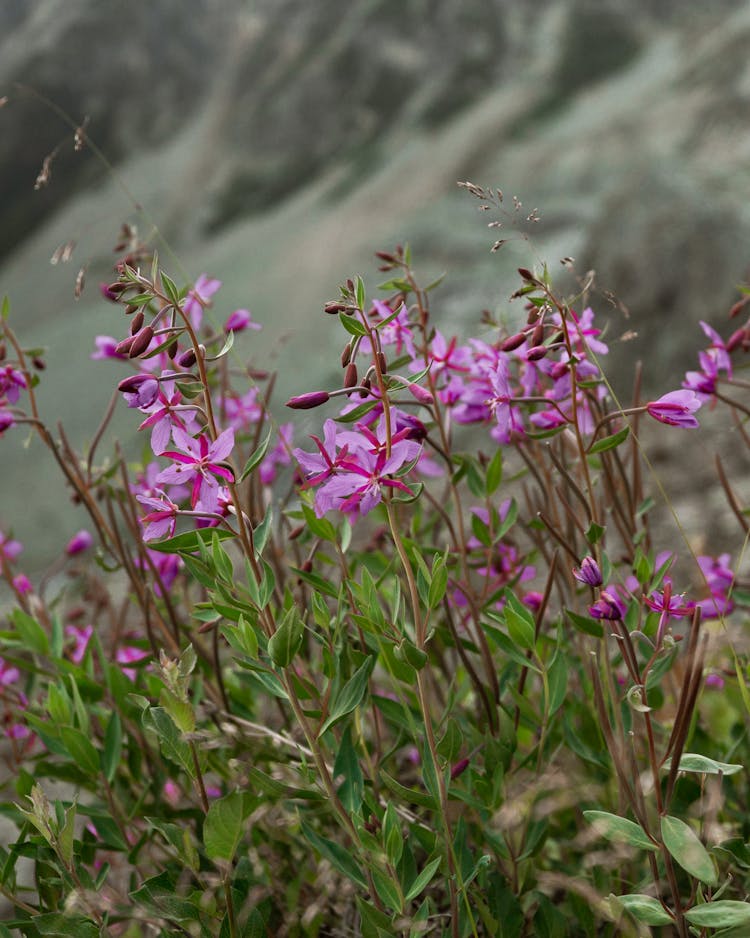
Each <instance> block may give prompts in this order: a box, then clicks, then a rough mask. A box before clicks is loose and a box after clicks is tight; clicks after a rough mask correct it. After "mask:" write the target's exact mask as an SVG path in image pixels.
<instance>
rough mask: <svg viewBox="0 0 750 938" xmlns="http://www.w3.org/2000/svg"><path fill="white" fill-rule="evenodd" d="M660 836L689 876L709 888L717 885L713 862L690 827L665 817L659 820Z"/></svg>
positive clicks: (677, 819)
mask: <svg viewBox="0 0 750 938" xmlns="http://www.w3.org/2000/svg"><path fill="white" fill-rule="evenodd" d="M661 836H662V840H663V841H664V846H665V847H666V848H667V850H669V852H670V853H671V854H672V856H673V857H674V858H675V860H677V862H678V863H679V864H680V866H681V867H682V868H683V869H684V870H687V872H688V873H690V875H691V876H695V878H696V879H699V880H700V881H701V882H703V883H707V884H708V885H709V886H715V885H716V884H717V883H718V879H717V876H716V870H715V869H714V864H713V861H712V859H711V857H710V856H709V854H708V851H707V850H706V848H705V847H704V846H703V844H702V843H701V842H700V840H699V839H698V835H697V834H696V833H695V831H694V830H693V829H692V827H689V826H688V825H687V824H686V823H685V822H684V821H681V820H680V819H679V818H676V817H670V816H669V815H667V816H665V817H663V818H662V819H661Z"/></svg>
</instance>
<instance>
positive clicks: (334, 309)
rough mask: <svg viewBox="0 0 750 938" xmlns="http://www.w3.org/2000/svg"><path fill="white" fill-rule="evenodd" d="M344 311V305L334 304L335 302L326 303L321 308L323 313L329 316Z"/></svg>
mask: <svg viewBox="0 0 750 938" xmlns="http://www.w3.org/2000/svg"><path fill="white" fill-rule="evenodd" d="M345 309H346V304H345V303H336V302H335V301H331V302H330V303H326V305H325V306H324V307H323V312H325V313H328V314H329V315H331V316H335V315H336V314H337V313H343V312H344V310H345Z"/></svg>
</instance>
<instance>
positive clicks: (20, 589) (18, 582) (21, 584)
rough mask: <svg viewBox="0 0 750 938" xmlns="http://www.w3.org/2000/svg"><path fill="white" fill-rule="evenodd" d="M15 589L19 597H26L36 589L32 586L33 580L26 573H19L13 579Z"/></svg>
mask: <svg viewBox="0 0 750 938" xmlns="http://www.w3.org/2000/svg"><path fill="white" fill-rule="evenodd" d="M13 589H14V590H15V591H16V592H17V593H18V594H19V595H21V596H25V595H26V594H27V593H30V592H31V591H32V590H33V589H34V587H33V586H32V585H31V580H30V579H29V578H28V577H27V576H26V574H25V573H17V574H16V575H15V576H14V577H13Z"/></svg>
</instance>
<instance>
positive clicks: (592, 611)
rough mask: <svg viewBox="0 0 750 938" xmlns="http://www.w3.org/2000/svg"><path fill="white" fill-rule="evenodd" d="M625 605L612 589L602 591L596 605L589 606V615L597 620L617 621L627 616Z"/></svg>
mask: <svg viewBox="0 0 750 938" xmlns="http://www.w3.org/2000/svg"><path fill="white" fill-rule="evenodd" d="M625 612H626V610H625V604H624V603H623V601H622V600H621V599H620V598H619V596H618V595H617V593H615V592H614V590H612V589H608V590H602V591H601V593H600V594H599V598H598V599H597V601H596V602H595V603H593V604H592V605H591V606H589V615H592V616H593V617H594V618H595V619H608V620H611V621H615V620H617V619H622V617H623V616H624V615H625Z"/></svg>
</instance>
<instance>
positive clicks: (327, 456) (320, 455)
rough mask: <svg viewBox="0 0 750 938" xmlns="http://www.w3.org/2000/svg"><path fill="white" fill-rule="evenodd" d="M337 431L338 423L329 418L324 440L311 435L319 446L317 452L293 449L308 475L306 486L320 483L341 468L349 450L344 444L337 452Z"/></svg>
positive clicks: (325, 425) (324, 427)
mask: <svg viewBox="0 0 750 938" xmlns="http://www.w3.org/2000/svg"><path fill="white" fill-rule="evenodd" d="M337 432H338V430H337V427H336V424H335V423H334V421H333V420H331V419H330V418H329V419H328V420H326V422H325V423H324V424H323V440H322V441H321V440H320V439H318V437H317V436H313V437H311V439H312V441H313V442H314V443H315V445H316V446H317V447H318V452H317V453H306V452H305V451H304V450H302V449H295V450H293V451H292V455H293V456H294V458H295V459H296V460H297V462H298V463H299V464H300V466H301V467H302V469H303V471H304V472H305V474H306V476H307V481H306V482H305V485H304V488H311V487H312V486H313V485H320V483H321V482H324V481H325V480H326V479H328V478H329V477H330V476H332V475H333V474H334V472H335V471H336V470H337V469H338V468H339V466H340V463H341V460H342V459H344V457H345V456H346V454H347V452H348V447H347V446H345V445H342V448H341V451H340V452H339V453H338V454H337V453H336V450H337V448H338V447H339V441H338V437H337Z"/></svg>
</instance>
